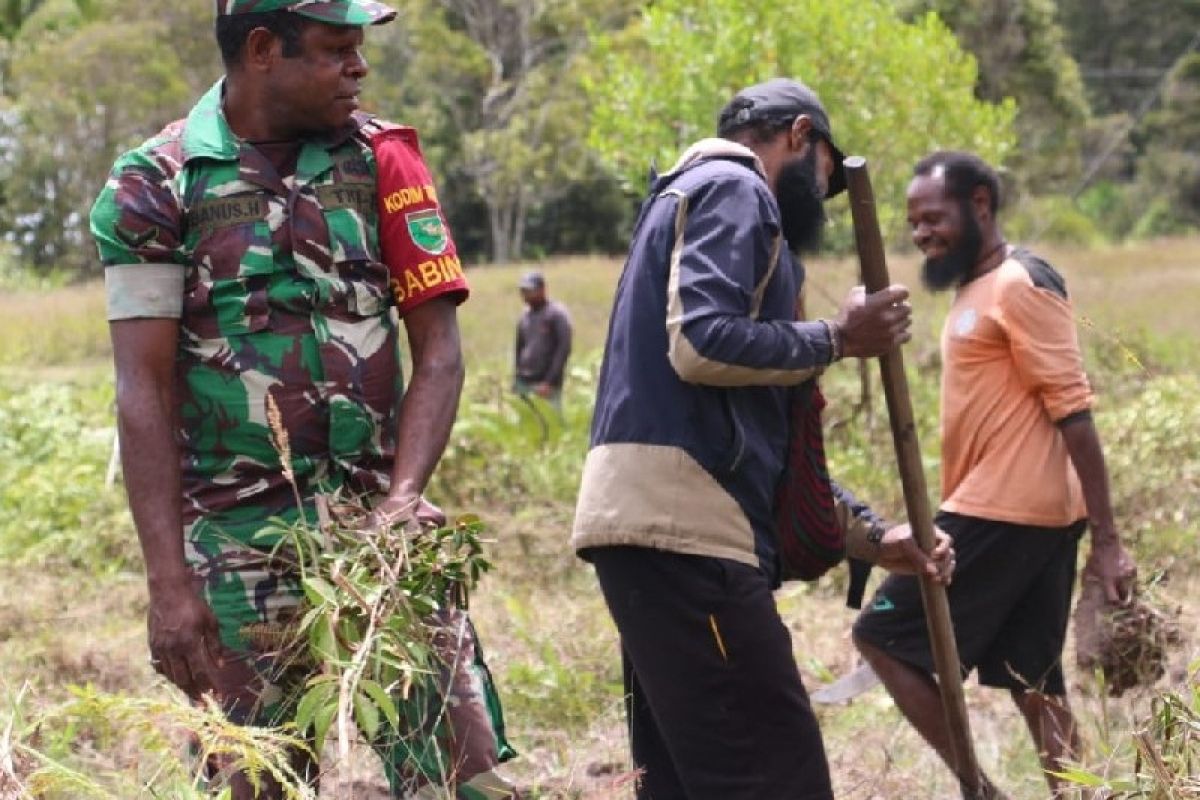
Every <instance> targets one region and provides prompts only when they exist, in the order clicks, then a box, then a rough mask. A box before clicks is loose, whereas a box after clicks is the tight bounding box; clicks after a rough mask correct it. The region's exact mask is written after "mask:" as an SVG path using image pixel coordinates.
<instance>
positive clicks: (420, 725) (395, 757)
mask: <svg viewBox="0 0 1200 800" xmlns="http://www.w3.org/2000/svg"><path fill="white" fill-rule="evenodd" d="M430 622H431V624H434V625H435V626H436V627H437V633H436V634H435V636H434V648H435V651H436V655H437V658H438V660H439V662H440V667H439V673H438V675H437V676H436V678H432V679H430V681H429V682H428V683H427V684H425V685H423V686H420V687H418V688H417V689H416V690H415V691H414V692H413V693H411V694H410V695H409V697H408V698H407V699H405V698H402V697H397V698H395V700H396V704H397V707H398V708H399V709H400V718H401V730H398V731H397V730H392V729H391V726H390V725H384V726H383V727H382V728H381V733H380V735H379V736H378V737H377V738H376V740H375V741H374V742H372V746H373V747H374V749H375V751H376V753H377V754H378V755H379V756H380V758H381V759H382V761H383V764H384V770H385V772H386V774H387V777H388V782H389V784H390V785H391V790H392V795H393V796H394V797H413V798H424V797H430V798H432V797H445V796H447V795H448V794H450V795H452V796H454V797H462V798H469V800H519V797H520V794H519V793H518V791H517V789H516V787H514V786H513V785H512V783H511V782H509V781H508V780H507V779H506V778H505V777H504V776H503V775H501V774H500V773H499V772H498V771H497V767H498V766H499V764H500V762H501V761H502V760H503V759H505V758H508V757H511V755H513V754H512V752H511V750H510V748H509V747H508V743H507V741H506V740H505V739H504V735H503V734H504V725H503V719H502V716H501V714H500V709H499V700H498V698H497V697H496V696H495V687H494V686H492V685H491V680H490V675H489V674H488V673H487V668H486V665H485V664H484V663H483V659H482V657H481V656H480V650H479V645H478V641H477V638H476V635H475V628H474V626H473V625H471V623H470V619H469V618H468V616H467V614H466V612H464V611H461V610H458V609H445V610H442V611H440V612H438V613H437V614H436V615H435V616H434V618H433V619H432V620H430Z"/></svg>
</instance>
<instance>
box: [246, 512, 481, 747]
mask: <svg viewBox="0 0 1200 800" xmlns="http://www.w3.org/2000/svg"><path fill="white" fill-rule="evenodd" d="M322 516H323V517H324V519H323V520H322V522H321V523H320V525H319V527H316V528H314V527H312V526H309V525H306V524H304V523H300V524H297V525H293V526H283V527H282V529H280V528H274V529H268V530H265V531H263V536H264V537H265V538H268V539H272V540H273V539H275V538H276V537H277V536H278V535H279V534H280V533H281V532H282V533H283V538H282V540H281V544H280V546H279V547H278V548H276V551H275V556H276V558H278V559H281V560H282V561H284V562H285V563H286V562H290V565H291V568H292V569H295V570H296V571H297V572H298V573H299V574H300V575H301V585H302V586H303V588H304V596H305V600H306V603H305V606H304V607H303V609H302V613H303V617H302V619H301V620H300V622H299V623H298V624H297V625H296V628H295V630H291V631H284V632H277V635H282V636H283V637H284V638H285V644H284V648H285V651H286V649H287V648H293V649H294V648H295V647H297V646H298V647H299V648H300V649H299V651H298V652H294V657H295V658H297V659H300V660H303V661H306V662H310V663H313V664H315V665H317V666H318V667H319V674H317V675H315V677H313V678H312V679H311V680H310V681H309V684H308V686H307V687H306V690H305V693H304V695H303V697H301V698H300V700H299V704H298V706H297V714H296V720H295V724H296V727H297V729H298V730H299V731H300V732H301V733H307V732H309V731H310V730H311V731H312V735H313V738H314V740H315V742H316V749H317V751H318V752H319V751H320V750H321V749H322V748H323V746H324V743H325V739H326V736H327V735H328V733H329V731H330V729H331V728H332V727H333V726H334V725H335V723H336V725H337V726H338V727H337V730H336V732H337V736H338V741H339V744H340V745H341V746H342V747H348V746H349V743H350V740H349V731H350V728H349V727H348V725H349V721H350V720H351V719H353V720H354V722H355V723H357V726H358V729H359V730H361V731H362V733H363V735H364V736H366V737H367V739H369V740H374V739H376V738H377V737H379V736H380V735H381V733H382V729H381V726H382V724H383V723H384V722H386V723H387V724H388V726H389V727H388V730H389V731H390V732H391V735H393V736H404V735H414V732H415V731H416V730H418V729H419V725H420V723H421V719H420V718H419V717H417V715H418V714H421V713H423V712H424V711H425V710H426V709H425V708H423V707H422V706H421V705H420V704H415V703H414V704H413V708H412V709H411V710H410V711H411V713H409V714H406V715H405V723H407V724H404V723H402V722H401V711H400V710H399V709H398V707H397V700H398V699H404V700H408V699H410V697H412V696H413V695H414V687H416V688H415V694H416V696H418V697H420V696H427V694H428V692H427V690H423V689H422V686H423V684H424V683H425V682H427V681H428V680H429V676H430V675H432V674H434V673H436V672H437V670H438V669H439V662H438V656H437V654H436V651H435V637H436V635H437V634H438V633H439V628H438V627H436V620H437V619H438V615H439V614H440V613H441V612H442V611H444V610H445V609H446V608H447V607H449V606H457V607H465V606H466V598H467V593H468V592H469V591H470V590H471V589H472V588H474V586H475V585H476V583H477V582H478V580H479V578H480V576H481V575H482V574H483V573H484V572H485V571H486V570H488V569H490V568H491V565H490V564H489V563H488V561H487V560H486V559H485V558H484V555H483V542H482V533H483V526H482V523H480V521H479V520H478V519H476V518H463V519H460V520H459V521H458V522H456V523H455V524H454V525H453V526H452V527H449V528H422V527H421V526H419V525H416V524H415V523H414V522H413V521H412V520H411V519H406V520H404V522H403V523H401V524H399V525H396V526H392V527H390V528H384V527H374V528H370V527H368V528H366V529H364V527H363V525H364V524H366V523H365V522H364V520H365V518H366V511H365V509H363V508H361V507H356V506H354V505H352V504H351V505H343V506H341V507H340V508H338V507H335V508H334V509H333V513H332V514H330V515H324V514H323V515H322ZM441 633H442V636H445V635H446V633H445V631H441Z"/></svg>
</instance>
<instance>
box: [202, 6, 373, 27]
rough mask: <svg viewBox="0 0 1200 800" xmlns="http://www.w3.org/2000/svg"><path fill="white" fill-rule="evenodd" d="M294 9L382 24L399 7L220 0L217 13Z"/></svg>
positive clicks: (332, 20) (339, 21) (341, 21)
mask: <svg viewBox="0 0 1200 800" xmlns="http://www.w3.org/2000/svg"><path fill="white" fill-rule="evenodd" d="M266 11H292V12H294V13H296V14H300V15H302V16H305V17H308V18H309V19H315V20H317V21H319V22H325V23H328V24H330V25H380V24H382V23H384V22H391V21H392V20H393V19H395V17H396V9H394V8H392V7H391V6H385V5H384V4H383V3H377V2H375V0H217V16H218V17H223V16H227V15H231V14H258V13H262V12H266Z"/></svg>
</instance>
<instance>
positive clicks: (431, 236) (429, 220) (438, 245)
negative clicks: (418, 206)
mask: <svg viewBox="0 0 1200 800" xmlns="http://www.w3.org/2000/svg"><path fill="white" fill-rule="evenodd" d="M404 220H405V221H406V222H407V223H408V235H409V236H411V237H412V240H413V243H414V244H416V246H417V247H419V248H421V249H422V250H424V251H425V252H426V253H429V254H430V255H434V256H436V255H441V254H442V253H444V252H446V246H447V245H448V244H449V243H450V237H449V236H447V235H446V226H445V225H444V224H443V223H442V215H441V213H440V212H439V211H438V210H437V209H436V208H430V209H427V210H425V211H414V212H412V213H411V214H405V216H404Z"/></svg>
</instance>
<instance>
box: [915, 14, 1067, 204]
mask: <svg viewBox="0 0 1200 800" xmlns="http://www.w3.org/2000/svg"><path fill="white" fill-rule="evenodd" d="M899 5H900V6H901V7H902V8H904V9H905V11H906V13H907V14H911V13H913V12H928V11H935V12H937V14H938V15H939V16H940V17H941V18H942V19H943V20H944V21H945V22H946V24H947V25H948V26H949V27H950V29H951V30H953V31H954V33H955V34H956V35H957V36H958V40H959V41H960V42H961V43H962V46H963V49H965V50H967V51H968V52H969V53H971V54H972V55H974V56H975V58H976V59H977V61H978V62H979V82H978V86H977V93H978V95H979V97H981V98H983V99H984V100H988V101H991V102H998V101H1000V100H1002V99H1004V98H1006V97H1011V98H1013V99H1014V100H1015V101H1016V103H1017V108H1018V109H1019V111H1018V113H1017V120H1016V130H1017V136H1018V139H1019V141H1020V147H1018V148H1017V149H1016V150H1015V151H1014V152H1013V157H1012V166H1013V169H1014V170H1015V172H1016V173H1017V174H1018V176H1019V177H1020V179H1021V182H1022V183H1023V184H1025V185H1028V186H1030V187H1032V188H1033V189H1034V190H1035V191H1039V192H1040V191H1047V190H1054V189H1059V190H1061V189H1063V188H1066V186H1067V185H1068V184H1071V183H1073V182H1074V181H1075V180H1077V179H1078V176H1079V173H1080V166H1081V165H1080V153H1079V148H1078V146H1077V140H1078V138H1079V134H1080V132H1081V131H1082V128H1083V125H1084V124H1085V122H1086V121H1087V119H1088V116H1089V114H1090V111H1089V108H1088V103H1087V99H1086V97H1085V96H1084V89H1083V81H1082V80H1081V78H1080V75H1079V67H1078V65H1077V64H1076V63H1075V60H1074V59H1073V58H1072V57H1071V54H1070V53H1069V52H1068V50H1067V46H1066V43H1065V41H1064V33H1063V29H1062V27H1061V26H1060V25H1059V22H1058V20H1057V18H1056V16H1057V3H1056V1H1055V0H966V1H965V2H964V1H963V0H900V2H899Z"/></svg>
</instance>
